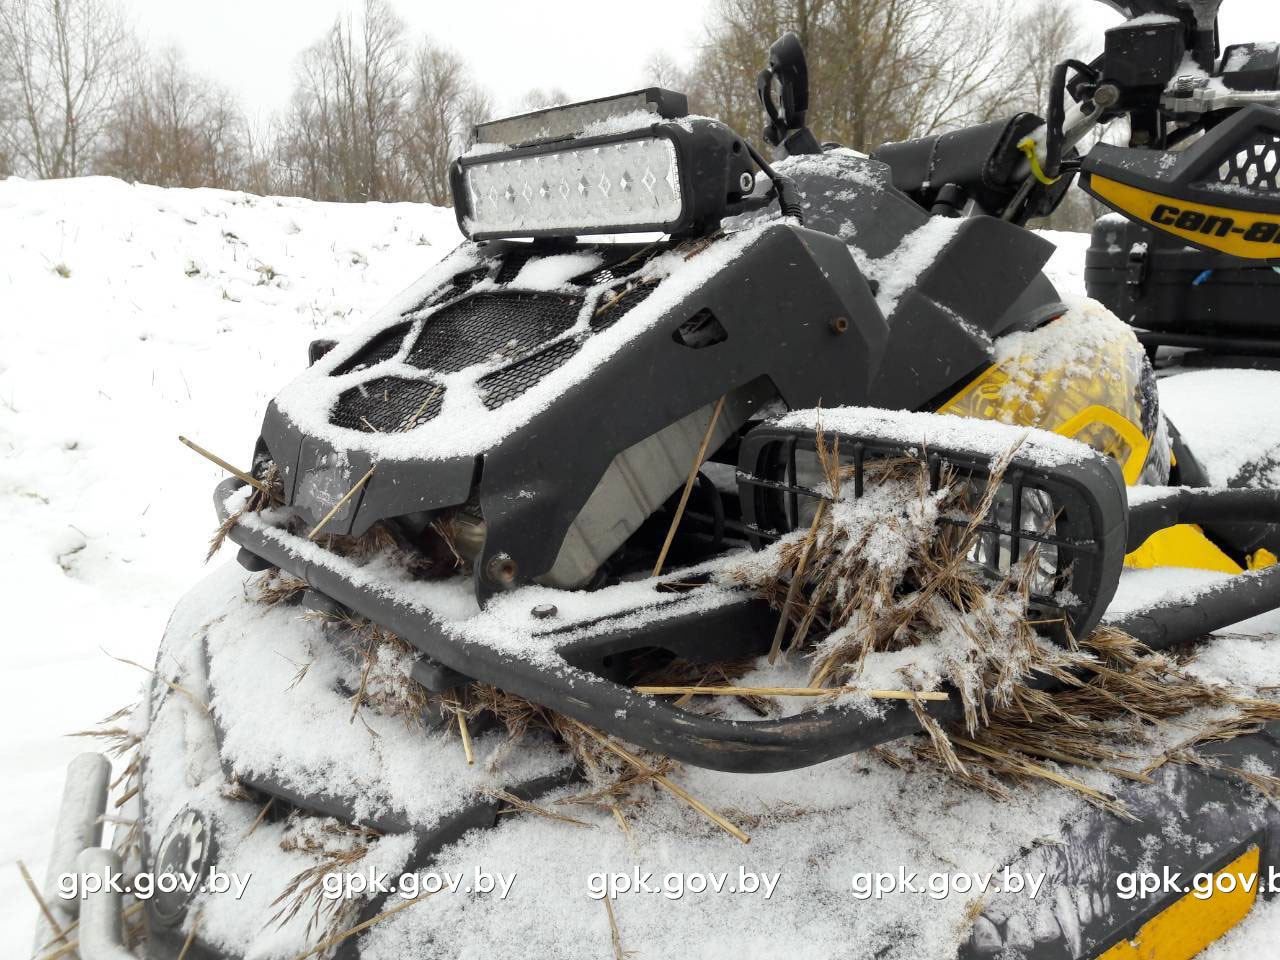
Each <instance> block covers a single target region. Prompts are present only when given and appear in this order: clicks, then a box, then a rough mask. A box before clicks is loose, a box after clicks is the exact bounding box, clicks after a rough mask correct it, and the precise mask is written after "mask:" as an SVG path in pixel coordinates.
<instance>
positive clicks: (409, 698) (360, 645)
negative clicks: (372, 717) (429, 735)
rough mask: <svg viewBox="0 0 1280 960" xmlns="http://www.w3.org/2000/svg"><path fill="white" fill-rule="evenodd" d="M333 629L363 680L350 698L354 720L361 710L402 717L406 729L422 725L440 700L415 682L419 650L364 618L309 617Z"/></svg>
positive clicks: (319, 614) (330, 614) (321, 614)
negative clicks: (433, 703) (365, 708)
mask: <svg viewBox="0 0 1280 960" xmlns="http://www.w3.org/2000/svg"><path fill="white" fill-rule="evenodd" d="M309 616H310V617H312V618H313V619H317V620H320V621H321V622H323V623H324V624H325V625H326V626H329V627H331V628H333V631H334V633H335V634H336V636H337V638H338V642H339V644H340V645H341V647H342V648H343V649H344V650H345V651H346V652H347V653H348V654H349V655H350V656H351V658H352V660H353V661H354V662H355V663H356V665H357V666H358V668H359V670H360V680H359V683H358V685H357V687H356V690H355V692H354V693H353V694H352V695H351V719H352V722H354V721H355V719H356V717H357V716H359V714H360V710H361V708H362V707H369V708H370V709H372V710H374V711H375V712H377V713H380V714H382V715H383V716H388V717H399V718H400V719H401V720H403V721H404V723H405V726H409V727H412V726H415V725H419V724H421V723H423V721H424V717H425V714H426V711H427V708H428V707H429V706H430V705H431V702H432V700H433V699H440V698H437V697H436V695H434V694H432V693H431V692H430V691H429V690H427V688H426V687H424V686H423V685H422V684H420V683H419V682H418V681H417V680H415V679H413V674H412V671H413V664H414V661H415V660H417V659H418V651H417V650H415V649H414V648H413V647H412V646H411V645H410V644H409V643H408V642H407V641H404V640H401V639H400V637H398V636H397V635H396V634H394V633H392V632H391V631H390V630H387V629H386V628H385V627H381V626H379V625H378V624H376V623H374V622H373V621H372V620H365V619H364V618H362V617H354V616H351V615H350V614H347V613H319V612H312V613H311V614H309Z"/></svg>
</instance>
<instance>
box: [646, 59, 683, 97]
mask: <svg viewBox="0 0 1280 960" xmlns="http://www.w3.org/2000/svg"><path fill="white" fill-rule="evenodd" d="M687 79H688V78H687V76H686V75H685V72H684V70H683V69H681V67H680V64H678V63H676V61H675V59H674V58H673V57H672V56H671V54H669V53H667V51H665V50H655V51H654V52H653V53H651V54H649V56H648V57H647V58H646V59H645V62H644V67H643V69H642V76H641V82H642V83H644V84H647V85H652V86H655V87H664V88H666V89H667V90H681V89H683V88H684V87H685V81H686V80H687Z"/></svg>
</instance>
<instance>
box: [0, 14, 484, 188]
mask: <svg viewBox="0 0 1280 960" xmlns="http://www.w3.org/2000/svg"><path fill="white" fill-rule="evenodd" d="M488 114H489V98H488V95H487V93H486V92H485V91H484V90H483V89H482V88H481V87H479V86H478V85H477V84H476V83H475V82H474V81H473V80H472V79H471V75H470V72H469V71H468V69H467V67H466V65H465V63H464V62H463V61H462V59H461V58H460V57H459V56H458V55H457V54H456V53H454V52H453V51H451V50H449V49H448V48H446V47H443V46H441V45H438V44H436V43H434V42H433V41H432V40H431V39H429V38H425V37H424V38H420V39H417V40H414V39H412V38H410V37H409V36H408V33H407V31H406V29H405V25H404V23H403V22H402V21H401V20H400V18H399V17H397V16H396V14H395V12H394V10H393V9H392V8H391V6H390V5H389V3H387V2H386V0H366V3H365V5H364V8H363V10H362V11H361V13H360V15H359V16H354V17H353V16H343V17H339V18H338V19H337V20H335V21H334V23H333V25H332V26H331V27H330V28H329V29H328V30H327V31H326V33H325V34H324V36H322V37H321V38H320V39H318V40H317V41H316V42H315V43H314V44H312V46H310V47H309V48H308V49H307V50H306V51H305V52H304V53H303V54H302V55H301V56H300V57H299V59H298V64H297V68H296V72H295V83H294V89H293V93H292V96H291V98H290V102H289V106H288V108H287V109H286V110H285V111H283V112H282V113H281V114H280V115H278V116H276V117H274V118H272V119H271V120H270V121H269V122H267V123H266V124H264V125H262V126H260V127H259V126H255V125H254V124H252V123H250V121H249V120H248V118H247V117H246V115H245V112H244V110H243V108H242V107H241V105H240V104H239V103H238V102H237V101H236V99H235V97H233V96H232V95H231V94H230V93H229V92H228V91H227V90H226V89H224V88H222V87H221V86H219V85H218V84H216V83H214V82H212V81H211V80H209V79H208V78H205V77H201V76H199V75H197V74H196V73H194V72H193V71H192V70H191V69H190V68H189V67H188V66H187V65H186V64H185V63H184V61H183V59H182V57H181V55H180V54H179V53H178V52H177V51H175V50H164V51H161V52H159V53H151V52H149V51H147V50H145V48H144V47H143V45H142V44H141V42H140V41H139V39H138V38H137V36H136V35H135V34H134V33H133V32H132V30H131V29H130V28H129V26H128V25H127V23H126V21H125V20H124V18H123V16H122V14H121V12H120V9H119V7H117V6H115V4H114V3H113V2H112V0H0V175H7V174H10V173H16V174H19V175H21V176H26V177H35V178H53V177H75V176H83V175H87V174H107V175H110V176H116V177H121V178H122V179H125V180H136V181H142V182H146V183H153V184H157V185H159V186H173V187H196V186H213V187H225V188H229V189H243V190H249V191H252V192H254V193H263V194H287V195H298V196H305V197H311V198H314V199H319V200H349V201H366V200H387V201H390V200H425V201H427V202H430V203H447V202H448V200H449V187H448V164H449V160H450V158H451V157H452V156H454V155H455V154H456V153H457V152H458V151H459V150H460V149H463V148H464V146H465V142H466V137H467V131H468V130H469V129H470V127H471V126H472V125H473V124H474V123H475V122H476V121H478V120H481V119H484V118H485V117H486V116H487V115H488Z"/></svg>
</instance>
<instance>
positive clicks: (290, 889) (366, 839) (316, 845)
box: [271, 812, 379, 936]
mask: <svg viewBox="0 0 1280 960" xmlns="http://www.w3.org/2000/svg"><path fill="white" fill-rule="evenodd" d="M378 836H379V835H378V834H377V833H376V832H374V831H373V830H370V829H368V828H366V827H357V826H352V825H349V824H345V823H342V822H341V821H339V820H335V819H333V818H332V817H314V816H305V815H302V814H298V813H296V812H294V813H292V814H290V816H289V818H288V819H287V820H286V821H285V828H284V836H283V838H282V839H281V841H280V849H281V850H284V851H285V852H286V853H292V852H300V853H305V854H309V855H311V856H312V857H313V858H315V863H313V864H312V865H311V866H309V867H307V868H306V869H304V870H300V871H298V873H296V874H294V876H293V877H292V878H290V880H289V882H288V884H287V885H286V886H285V889H284V890H282V891H281V892H280V895H279V896H277V897H276V898H275V900H273V901H272V903H271V905H272V906H273V907H276V908H278V909H277V910H276V913H275V915H274V916H273V917H272V918H271V922H272V923H275V924H277V925H279V926H283V925H284V924H286V923H288V922H289V921H291V920H292V919H293V918H294V917H296V916H298V914H300V913H302V912H303V911H304V910H305V911H308V913H309V916H308V918H307V934H308V936H310V935H311V934H313V933H314V932H315V931H317V930H319V931H322V932H323V935H324V936H331V935H333V934H334V933H336V932H337V931H338V930H341V929H342V927H343V926H345V925H346V924H347V923H348V922H349V921H350V919H351V915H352V914H353V913H354V911H355V908H356V902H355V901H354V900H345V899H340V898H330V897H329V896H327V895H326V894H325V892H324V882H325V877H327V876H329V875H330V874H331V873H335V872H338V871H347V872H349V871H351V870H352V869H353V868H354V867H355V865H356V864H358V863H359V862H360V861H361V860H363V859H364V858H365V857H366V856H368V855H369V851H370V849H371V848H372V845H373V843H374V842H375V841H376V840H377V839H378Z"/></svg>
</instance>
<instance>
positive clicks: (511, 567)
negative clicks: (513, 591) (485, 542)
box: [485, 553, 520, 587]
mask: <svg viewBox="0 0 1280 960" xmlns="http://www.w3.org/2000/svg"><path fill="white" fill-rule="evenodd" d="M519 572H520V569H519V567H517V566H516V562H515V561H514V560H512V559H511V555H510V554H507V553H495V554H494V555H493V556H492V557H490V558H489V562H488V563H487V564H486V565H485V573H487V574H488V575H489V579H490V580H492V581H493V582H494V583H496V584H497V585H498V586H500V587H511V586H514V585H515V582H516V575H517V574H518V573H519Z"/></svg>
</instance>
